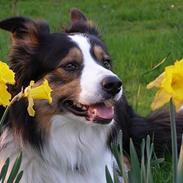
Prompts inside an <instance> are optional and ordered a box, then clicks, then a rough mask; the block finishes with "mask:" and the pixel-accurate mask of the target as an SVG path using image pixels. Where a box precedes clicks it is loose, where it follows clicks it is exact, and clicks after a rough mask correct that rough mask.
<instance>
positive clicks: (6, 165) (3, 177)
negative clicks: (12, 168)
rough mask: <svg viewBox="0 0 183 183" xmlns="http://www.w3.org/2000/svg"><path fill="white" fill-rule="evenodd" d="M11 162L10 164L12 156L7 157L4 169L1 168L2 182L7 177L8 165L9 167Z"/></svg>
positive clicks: (0, 178) (0, 177)
mask: <svg viewBox="0 0 183 183" xmlns="http://www.w3.org/2000/svg"><path fill="white" fill-rule="evenodd" d="M9 164H10V158H7V160H6V161H5V163H4V165H3V167H2V169H1V173H0V180H2V181H1V182H2V183H3V182H4V180H5V178H6V174H7V171H8V167H9Z"/></svg>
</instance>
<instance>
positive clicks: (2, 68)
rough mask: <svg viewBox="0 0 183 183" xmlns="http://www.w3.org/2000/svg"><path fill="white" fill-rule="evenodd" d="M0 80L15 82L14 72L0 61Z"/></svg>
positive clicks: (9, 82)
mask: <svg viewBox="0 0 183 183" xmlns="http://www.w3.org/2000/svg"><path fill="white" fill-rule="evenodd" d="M0 81H1V82H4V83H8V84H15V73H14V72H13V71H12V70H11V69H9V67H8V65H7V64H6V63H4V62H1V61H0Z"/></svg>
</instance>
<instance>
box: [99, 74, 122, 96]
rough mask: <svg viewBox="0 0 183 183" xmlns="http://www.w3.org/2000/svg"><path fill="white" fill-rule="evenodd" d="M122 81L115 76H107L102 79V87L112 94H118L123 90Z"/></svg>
mask: <svg viewBox="0 0 183 183" xmlns="http://www.w3.org/2000/svg"><path fill="white" fill-rule="evenodd" d="M121 85H122V82H121V81H120V80H119V79H118V78H117V77H115V76H107V77H105V78H104V79H103V80H102V88H103V90H104V91H106V92H107V93H108V94H110V95H113V96H114V95H116V94H117V93H118V92H119V91H120V90H121Z"/></svg>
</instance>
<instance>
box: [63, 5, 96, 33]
mask: <svg viewBox="0 0 183 183" xmlns="http://www.w3.org/2000/svg"><path fill="white" fill-rule="evenodd" d="M70 17H71V25H70V27H69V28H66V29H65V32H67V33H76V32H79V33H88V34H93V35H96V36H99V33H98V30H97V27H96V26H95V25H94V23H93V22H91V21H89V20H88V19H87V18H86V16H85V15H84V14H83V13H82V12H81V11H80V10H79V9H77V8H73V9H71V10H70Z"/></svg>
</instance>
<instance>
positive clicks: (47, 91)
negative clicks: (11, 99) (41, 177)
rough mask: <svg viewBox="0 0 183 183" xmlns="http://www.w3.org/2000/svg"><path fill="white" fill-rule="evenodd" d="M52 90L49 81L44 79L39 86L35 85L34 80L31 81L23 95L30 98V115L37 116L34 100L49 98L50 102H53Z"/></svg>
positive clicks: (28, 109) (28, 108)
mask: <svg viewBox="0 0 183 183" xmlns="http://www.w3.org/2000/svg"><path fill="white" fill-rule="evenodd" d="M51 91H52V89H51V88H50V86H49V84H48V81H47V80H44V82H43V84H41V85H39V86H36V87H35V86H34V81H31V82H30V85H29V86H28V87H27V88H25V90H24V93H23V97H27V99H28V107H27V111H28V113H29V115H30V116H32V117H33V116H35V110H34V108H33V106H34V100H48V103H49V104H50V103H51V102H52V98H51Z"/></svg>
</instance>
